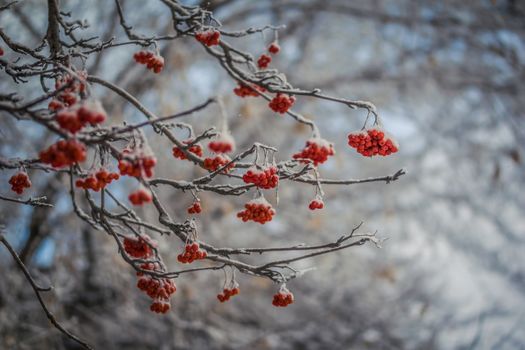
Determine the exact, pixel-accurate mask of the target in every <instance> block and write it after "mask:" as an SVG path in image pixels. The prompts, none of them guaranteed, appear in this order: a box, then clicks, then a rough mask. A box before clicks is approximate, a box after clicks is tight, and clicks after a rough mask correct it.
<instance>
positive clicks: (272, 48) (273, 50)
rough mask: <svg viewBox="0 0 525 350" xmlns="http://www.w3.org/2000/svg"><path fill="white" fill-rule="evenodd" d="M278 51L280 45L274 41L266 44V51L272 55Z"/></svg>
mask: <svg viewBox="0 0 525 350" xmlns="http://www.w3.org/2000/svg"><path fill="white" fill-rule="evenodd" d="M279 51H281V47H280V46H279V44H277V42H275V41H274V42H273V43H271V44H270V46H268V52H269V53H271V54H272V55H277V54H278V53H279Z"/></svg>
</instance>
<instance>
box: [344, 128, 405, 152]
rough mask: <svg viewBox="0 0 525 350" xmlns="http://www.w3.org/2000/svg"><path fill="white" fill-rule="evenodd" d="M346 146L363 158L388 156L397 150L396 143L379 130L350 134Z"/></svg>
mask: <svg viewBox="0 0 525 350" xmlns="http://www.w3.org/2000/svg"><path fill="white" fill-rule="evenodd" d="M348 145H349V146H350V147H352V148H355V149H356V150H357V152H358V153H360V154H362V155H363V156H365V157H372V156H376V155H378V154H379V155H381V156H388V155H390V154H392V153H396V152H397V151H398V149H399V145H398V144H397V142H396V141H395V140H394V139H393V138H391V137H390V136H389V135H388V134H386V133H385V132H384V131H383V130H381V129H380V128H373V129H368V130H363V131H361V132H354V133H351V134H350V135H348Z"/></svg>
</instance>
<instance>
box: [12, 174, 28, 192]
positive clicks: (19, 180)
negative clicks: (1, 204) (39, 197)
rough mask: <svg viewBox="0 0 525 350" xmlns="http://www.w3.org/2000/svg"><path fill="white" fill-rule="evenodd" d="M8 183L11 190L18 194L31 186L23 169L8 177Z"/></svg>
mask: <svg viewBox="0 0 525 350" xmlns="http://www.w3.org/2000/svg"><path fill="white" fill-rule="evenodd" d="M9 184H10V185H11V190H13V191H14V192H16V193H18V194H22V192H24V189H25V188H29V187H31V180H29V176H27V173H26V172H25V171H22V172H19V173H18V174H15V175H13V176H11V178H10V179H9Z"/></svg>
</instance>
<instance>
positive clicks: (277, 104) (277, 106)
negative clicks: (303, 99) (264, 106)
mask: <svg viewBox="0 0 525 350" xmlns="http://www.w3.org/2000/svg"><path fill="white" fill-rule="evenodd" d="M294 103H295V96H290V95H285V94H281V93H278V94H277V95H276V96H275V97H274V98H273V99H272V100H271V101H270V103H269V104H268V106H269V107H270V108H271V109H272V111H274V112H277V113H280V114H284V113H286V112H288V110H289V109H290V108H291V107H292V106H293V104H294Z"/></svg>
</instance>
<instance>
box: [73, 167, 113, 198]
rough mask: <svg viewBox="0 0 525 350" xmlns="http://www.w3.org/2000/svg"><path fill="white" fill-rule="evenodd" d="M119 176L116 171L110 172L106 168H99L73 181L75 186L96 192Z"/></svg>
mask: <svg viewBox="0 0 525 350" xmlns="http://www.w3.org/2000/svg"><path fill="white" fill-rule="evenodd" d="M119 177H120V176H119V175H118V174H117V173H110V172H108V171H107V170H106V169H101V170H99V171H98V172H96V173H95V174H91V175H89V176H88V177H87V178H85V179H78V180H77V181H76V182H75V186H77V187H79V188H83V189H85V190H93V191H95V192H98V191H100V190H101V189H103V188H104V187H106V186H107V185H109V184H110V183H111V182H112V181H113V180H118V179H119Z"/></svg>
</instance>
